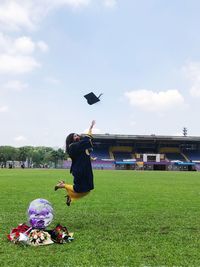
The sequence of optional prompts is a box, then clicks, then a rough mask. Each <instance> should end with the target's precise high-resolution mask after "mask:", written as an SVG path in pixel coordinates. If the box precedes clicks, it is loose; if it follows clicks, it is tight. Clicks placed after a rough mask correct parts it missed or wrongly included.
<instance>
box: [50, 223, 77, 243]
mask: <svg viewBox="0 0 200 267" xmlns="http://www.w3.org/2000/svg"><path fill="white" fill-rule="evenodd" d="M49 232H50V235H51V238H52V240H53V241H54V242H55V243H59V244H64V243H67V242H71V241H72V240H73V233H69V232H68V230H67V228H66V227H64V226H62V225H60V224H58V225H57V226H56V227H55V228H54V229H53V230H51V231H49Z"/></svg>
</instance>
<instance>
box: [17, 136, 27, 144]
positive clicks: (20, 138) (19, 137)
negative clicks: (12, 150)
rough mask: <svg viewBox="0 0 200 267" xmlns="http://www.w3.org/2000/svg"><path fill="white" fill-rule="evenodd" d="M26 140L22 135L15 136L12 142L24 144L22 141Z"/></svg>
mask: <svg viewBox="0 0 200 267" xmlns="http://www.w3.org/2000/svg"><path fill="white" fill-rule="evenodd" d="M26 140H27V139H26V137H24V136H23V135H19V136H16V137H15V138H14V141H15V142H19V143H20V142H24V141H26Z"/></svg>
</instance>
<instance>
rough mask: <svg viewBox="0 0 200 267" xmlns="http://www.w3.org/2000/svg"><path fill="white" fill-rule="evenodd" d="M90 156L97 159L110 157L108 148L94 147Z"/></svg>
mask: <svg viewBox="0 0 200 267" xmlns="http://www.w3.org/2000/svg"><path fill="white" fill-rule="evenodd" d="M91 156H92V157H94V158H97V159H110V154H109V151H108V148H94V150H93V151H92V153H91Z"/></svg>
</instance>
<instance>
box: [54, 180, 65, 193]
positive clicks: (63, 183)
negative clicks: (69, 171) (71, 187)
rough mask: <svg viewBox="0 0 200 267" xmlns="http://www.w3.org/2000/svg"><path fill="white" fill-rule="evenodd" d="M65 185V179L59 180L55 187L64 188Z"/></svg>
mask: <svg viewBox="0 0 200 267" xmlns="http://www.w3.org/2000/svg"><path fill="white" fill-rule="evenodd" d="M64 186H65V182H64V181H59V182H58V184H57V185H56V186H55V187H54V190H55V191H56V190H58V189H60V188H63V187H64Z"/></svg>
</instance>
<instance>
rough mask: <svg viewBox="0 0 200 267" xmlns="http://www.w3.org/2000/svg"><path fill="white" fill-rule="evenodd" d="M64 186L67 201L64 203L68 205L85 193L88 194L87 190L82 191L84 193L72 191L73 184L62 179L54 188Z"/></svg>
mask: <svg viewBox="0 0 200 267" xmlns="http://www.w3.org/2000/svg"><path fill="white" fill-rule="evenodd" d="M61 188H65V189H66V191H67V196H66V197H67V201H66V204H67V205H68V206H70V204H71V202H72V201H74V200H77V199H80V198H82V197H84V196H86V195H88V194H89V192H90V191H89V192H84V193H77V192H75V191H74V188H73V185H70V184H66V183H65V182H64V181H59V183H58V184H57V185H56V186H55V190H58V189H61Z"/></svg>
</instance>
